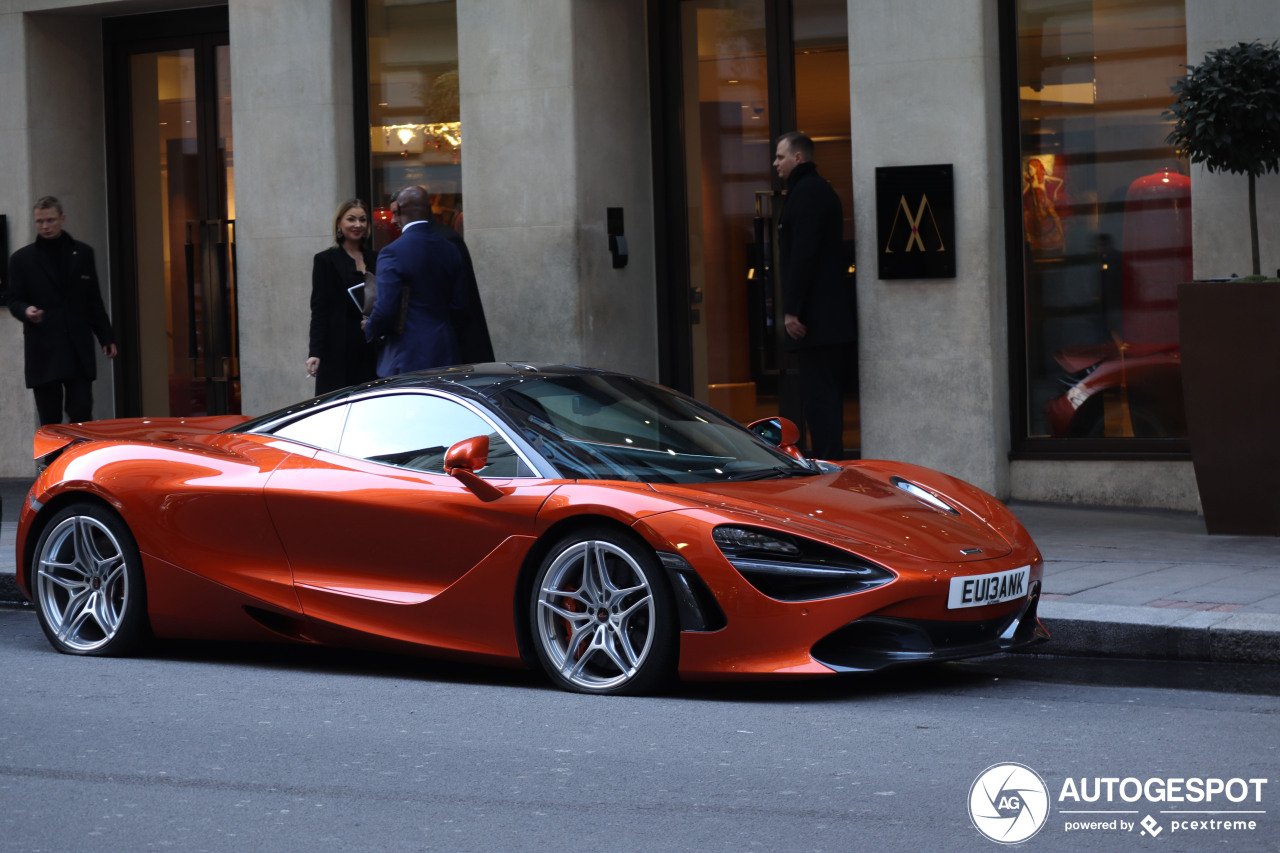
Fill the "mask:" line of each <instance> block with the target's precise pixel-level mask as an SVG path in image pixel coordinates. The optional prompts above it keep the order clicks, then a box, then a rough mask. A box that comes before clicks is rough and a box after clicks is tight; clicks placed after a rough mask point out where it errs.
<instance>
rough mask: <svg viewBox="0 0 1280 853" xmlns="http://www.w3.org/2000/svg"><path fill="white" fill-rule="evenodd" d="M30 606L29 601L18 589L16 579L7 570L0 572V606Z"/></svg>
mask: <svg viewBox="0 0 1280 853" xmlns="http://www.w3.org/2000/svg"><path fill="white" fill-rule="evenodd" d="M17 606H21V607H30V606H31V602H29V601H27V597H26V596H25V595H23V594H22V592H21V590H19V589H18V581H17V580H16V579H15V578H14V576H13V575H11V574H8V573H7V572H0V607H17Z"/></svg>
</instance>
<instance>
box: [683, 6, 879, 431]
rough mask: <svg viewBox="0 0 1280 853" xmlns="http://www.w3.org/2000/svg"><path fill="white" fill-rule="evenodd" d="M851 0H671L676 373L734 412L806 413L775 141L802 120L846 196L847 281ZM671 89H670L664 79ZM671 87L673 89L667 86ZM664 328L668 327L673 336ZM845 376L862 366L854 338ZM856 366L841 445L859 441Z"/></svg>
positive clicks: (744, 415) (819, 158)
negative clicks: (782, 242) (674, 8)
mask: <svg viewBox="0 0 1280 853" xmlns="http://www.w3.org/2000/svg"><path fill="white" fill-rule="evenodd" d="M847 20H848V19H847V11H846V4H845V0H791V2H784V1H783V0H685V2H683V3H681V4H680V6H679V21H678V32H679V34H680V36H679V68H680V79H679V84H678V94H676V95H675V97H677V98H678V101H679V109H680V115H681V121H680V122H676V124H677V125H678V126H679V131H678V132H679V142H678V144H677V145H673V146H672V151H673V154H674V156H675V157H676V158H678V160H679V161H680V165H681V167H682V168H683V174H684V181H683V194H682V195H681V196H680V197H678V198H676V199H672V202H671V203H672V205H673V206H678V208H679V212H680V213H681V214H683V216H684V219H685V222H686V232H685V233H683V234H671V235H669V236H670V237H671V238H672V239H673V242H676V243H677V244H680V247H681V248H683V249H684V251H683V252H677V253H673V254H675V255H677V256H679V257H680V259H681V260H682V261H683V264H682V267H683V268H682V269H679V270H673V272H676V273H677V274H676V275H673V276H672V279H673V280H674V281H675V282H676V284H674V285H673V287H678V288H681V289H683V291H684V292H683V293H680V294H676V293H672V294H668V304H669V305H671V306H673V307H674V308H675V309H676V310H673V311H671V312H669V317H668V321H669V322H671V323H672V324H673V325H674V324H676V323H680V324H685V323H687V329H686V330H685V331H684V334H687V335H688V338H687V342H685V341H679V342H678V343H677V344H676V345H675V346H672V347H671V348H670V349H669V352H672V353H673V354H676V356H675V357H676V358H678V359H679V360H680V361H681V362H682V363H681V364H679V365H673V367H674V369H673V370H669V371H667V372H668V373H669V374H670V381H673V382H674V383H675V384H678V385H680V386H682V387H685V388H686V390H689V391H690V392H691V393H692V394H693V395H694V396H695V397H698V398H699V399H701V400H704V401H706V402H708V403H710V404H711V405H712V406H714V407H715V408H717V409H720V410H721V411H724V412H726V413H728V414H730V415H731V416H732V417H734V418H735V419H737V420H739V421H742V422H748V421H751V420H754V419H755V418H757V417H764V416H767V415H773V414H778V413H779V412H781V413H782V414H784V415H786V416H787V417H790V418H791V419H792V420H794V421H796V422H797V423H801V424H802V423H803V417H802V415H801V405H800V398H799V382H798V377H797V368H796V365H795V362H794V355H793V354H791V353H789V352H787V351H786V349H785V347H784V346H783V343H784V341H783V336H784V335H785V332H784V331H783V328H782V316H781V297H780V292H781V291H780V288H781V282H780V281H779V280H778V274H777V264H776V263H775V262H774V256H773V254H774V253H773V247H774V246H775V245H776V239H775V237H776V233H775V232H776V223H777V215H778V213H779V211H780V210H781V204H782V194H781V190H782V185H781V183H780V181H779V180H778V178H777V177H776V175H774V174H773V169H772V161H773V153H774V148H773V147H774V140H775V139H776V138H777V137H778V136H779V135H780V134H781V133H783V132H785V131H788V130H800V131H801V132H803V133H806V134H808V135H809V136H810V137H811V138H812V139H813V140H814V143H815V158H814V159H815V161H816V163H817V165H818V169H819V172H820V173H821V174H822V175H823V176H824V177H825V178H826V179H827V180H828V181H831V182H832V184H833V185H834V186H835V188H836V191H837V193H838V194H839V195H840V197H841V200H842V202H843V204H844V214H845V238H846V242H847V245H848V246H849V247H850V249H849V254H850V277H851V280H850V287H852V286H853V281H852V275H853V263H852V245H853V203H852V195H853V193H852V186H851V173H852V164H851V152H850V134H849V82H848V81H849V61H848V35H847V29H848V23H847ZM668 92H669V93H671V92H672V90H671V89H670V88H669V89H668ZM673 94H674V93H673ZM681 334H682V332H681V329H679V328H672V329H670V330H669V331H668V336H669V337H670V336H676V337H678V336H680V335H681ZM849 359H850V362H851V363H850V364H849V365H848V366H847V369H846V371H845V373H846V375H848V376H850V377H856V374H857V370H856V361H855V360H856V348H855V347H852V346H851V347H850V348H849ZM859 443H860V441H859V430H858V408H857V395H856V379H854V380H853V381H851V382H850V387H849V388H848V390H847V393H846V404H845V446H846V447H847V448H849V449H850V450H851V451H853V450H855V449H856V448H857V447H858V446H859Z"/></svg>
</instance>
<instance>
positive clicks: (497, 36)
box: [458, 0, 657, 377]
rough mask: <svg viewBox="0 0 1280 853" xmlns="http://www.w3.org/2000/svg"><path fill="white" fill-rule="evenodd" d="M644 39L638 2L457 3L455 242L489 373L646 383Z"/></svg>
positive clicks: (653, 322)
mask: <svg viewBox="0 0 1280 853" xmlns="http://www.w3.org/2000/svg"><path fill="white" fill-rule="evenodd" d="M644 32H645V17H644V3H642V2H637V0H539V2H537V3H530V2H528V0H466V2H460V3H459V4H458V52H459V56H460V62H461V67H460V69H459V81H460V97H461V113H462V136H463V144H462V187H463V198H464V204H465V207H466V239H467V244H468V246H469V247H470V249H471V254H472V257H473V258H474V260H475V267H476V275H477V278H478V279H479V282H480V289H481V292H482V295H483V298H484V301H485V312H486V316H487V318H488V321H489V328H490V331H491V332H492V335H493V343H494V352H495V356H496V357H497V358H498V359H499V360H518V361H549V362H568V363H576V364H586V365H591V366H597V367H609V368H615V369H620V370H625V371H628V372H632V373H639V374H643V375H647V376H651V377H652V376H656V374H657V347H656V341H657V319H656V307H655V306H656V294H655V292H654V258H653V227H652V222H653V210H652V208H653V199H652V189H651V188H652V165H651V164H652V155H651V152H650V147H649V138H650V134H649V102H648V71H647V61H648V57H647V53H646V46H645V40H644V38H643V33H644ZM609 207H621V208H622V209H623V215H624V224H625V228H626V236H627V240H628V243H629V247H630V258H629V261H628V264H627V266H626V267H624V268H622V269H614V268H613V266H612V258H611V255H610V253H609V244H608V237H607V234H606V230H605V229H606V209H607V208H609Z"/></svg>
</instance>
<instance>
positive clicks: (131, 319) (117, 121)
mask: <svg viewBox="0 0 1280 853" xmlns="http://www.w3.org/2000/svg"><path fill="white" fill-rule="evenodd" d="M102 39H103V51H102V52H103V63H104V69H103V80H104V82H105V87H106V91H105V98H106V100H105V103H106V133H107V139H106V155H107V211H108V217H107V220H108V221H107V227H108V237H109V240H110V245H111V251H110V253H109V254H110V276H111V279H110V280H111V282H112V285H113V286H112V288H111V310H112V317H113V318H114V320H115V327H116V331H117V335H118V337H119V340H120V342H121V345H122V346H121V352H120V356H119V357H117V358H116V359H115V364H114V370H115V403H116V412H117V415H118V416H119V417H137V416H139V415H141V414H142V365H141V361H140V346H141V343H140V329H139V322H138V308H139V306H138V288H137V259H136V257H135V256H134V246H135V240H136V238H137V232H136V229H135V227H134V207H135V199H134V195H133V186H134V180H133V179H134V172H133V161H132V152H133V123H132V121H131V117H132V115H133V104H132V100H131V98H130V93H129V62H130V57H132V56H133V55H134V54H138V53H153V52H156V51H161V50H177V49H186V48H195V51H196V64H197V72H196V87H197V88H196V105H197V110H198V111H199V112H198V122H199V134H200V136H199V139H198V141H197V151H198V152H199V154H198V158H199V162H200V178H199V180H200V188H199V195H200V204H201V206H202V208H205V209H202V211H201V214H202V218H203V219H208V220H212V219H217V218H219V215H218V211H217V210H209V209H207V208H209V207H210V206H211V205H213V204H214V199H216V197H217V188H218V186H219V183H220V177H219V174H218V162H217V157H215V156H213V153H214V152H216V151H217V147H218V145H217V133H218V127H217V117H218V116H217V110H218V104H217V73H216V65H215V62H216V49H217V48H218V47H221V46H225V45H229V44H230V43H231V38H230V25H229V22H228V11H227V7H226V6H207V7H203V8H199V9H183V10H176V11H171V12H156V13H151V14H145V15H128V16H122V17H115V18H104V19H103V22H102ZM166 414H167V412H166Z"/></svg>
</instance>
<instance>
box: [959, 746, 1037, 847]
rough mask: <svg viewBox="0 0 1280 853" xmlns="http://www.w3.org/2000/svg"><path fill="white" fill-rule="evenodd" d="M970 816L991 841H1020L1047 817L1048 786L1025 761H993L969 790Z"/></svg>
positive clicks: (1035, 831) (977, 827) (1030, 834)
mask: <svg viewBox="0 0 1280 853" xmlns="http://www.w3.org/2000/svg"><path fill="white" fill-rule="evenodd" d="M969 819H970V820H972V821H973V825H974V827H975V828H976V829H977V830H978V832H981V833H982V834H983V835H985V836H986V837H987V838H990V839H991V840H992V841H997V842H999V843H1001V844H1020V843H1022V842H1023V841H1026V840H1027V839H1028V838H1030V837H1031V836H1033V835H1035V834H1036V833H1037V832H1039V831H1040V828H1041V827H1043V826H1044V824H1045V821H1047V820H1048V819H1049V789H1048V788H1047V787H1046V786H1045V784H1044V780H1043V779H1041V778H1040V774H1038V773H1036V771H1034V770H1032V769H1031V768H1030V767H1027V766H1026V765H1024V764H1012V763H1010V764H993V765H992V766H990V767H988V768H987V769H986V770H983V771H982V773H981V774H979V775H978V778H977V779H974V780H973V787H972V788H970V789H969Z"/></svg>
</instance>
